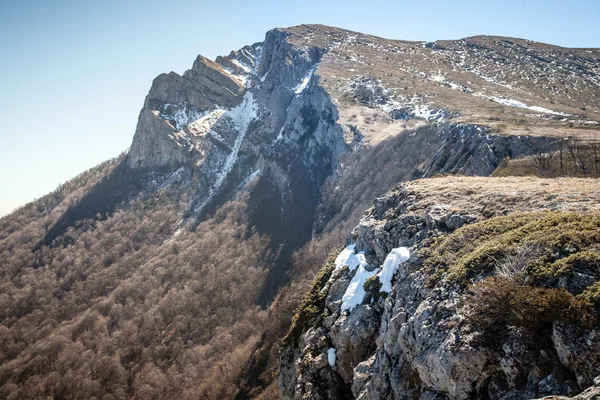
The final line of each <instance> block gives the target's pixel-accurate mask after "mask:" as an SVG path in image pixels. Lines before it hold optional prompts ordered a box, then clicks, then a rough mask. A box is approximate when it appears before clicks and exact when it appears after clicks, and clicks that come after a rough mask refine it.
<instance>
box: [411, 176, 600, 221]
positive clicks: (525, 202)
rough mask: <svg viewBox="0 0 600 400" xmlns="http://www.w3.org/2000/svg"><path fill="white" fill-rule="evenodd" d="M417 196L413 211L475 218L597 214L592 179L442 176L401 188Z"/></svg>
mask: <svg viewBox="0 0 600 400" xmlns="http://www.w3.org/2000/svg"><path fill="white" fill-rule="evenodd" d="M405 186H406V187H407V188H408V190H409V192H411V194H414V195H416V196H417V198H418V200H417V203H416V204H415V205H414V208H415V209H419V208H427V207H428V206H430V205H433V204H437V205H442V206H444V207H447V208H449V209H457V210H464V211H465V212H468V213H472V214H474V215H475V216H478V217H491V216H495V215H505V214H508V213H510V212H515V211H539V210H553V211H569V210H572V211H579V212H598V211H600V181H599V180H598V179H595V178H549V179H544V178H537V177H531V176H530V177H504V178H495V177H489V178H488V177H464V176H442V177H437V178H433V179H423V180H417V181H413V182H409V183H407V184H406V185H405Z"/></svg>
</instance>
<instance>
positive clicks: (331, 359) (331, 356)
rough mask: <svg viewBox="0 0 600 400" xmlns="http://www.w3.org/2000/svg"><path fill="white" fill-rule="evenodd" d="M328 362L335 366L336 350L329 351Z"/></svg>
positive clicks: (331, 348) (330, 349)
mask: <svg viewBox="0 0 600 400" xmlns="http://www.w3.org/2000/svg"><path fill="white" fill-rule="evenodd" d="M327 361H328V362H329V365H330V366H332V367H334V366H335V348H333V347H330V348H329V350H327Z"/></svg>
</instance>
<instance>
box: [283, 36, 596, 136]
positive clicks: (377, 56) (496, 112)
mask: <svg viewBox="0 0 600 400" xmlns="http://www.w3.org/2000/svg"><path fill="white" fill-rule="evenodd" d="M287 31H288V32H290V33H292V36H291V37H290V38H288V40H289V41H290V42H292V43H294V44H295V45H297V46H311V45H317V46H322V47H328V48H330V51H329V52H328V53H327V54H325V56H324V57H323V60H322V62H321V65H320V67H319V69H318V74H319V75H320V76H321V84H322V85H323V86H324V87H325V89H326V90H327V91H328V92H329V93H330V94H331V95H332V96H333V97H334V98H335V99H337V100H338V101H339V104H338V106H339V108H340V110H341V113H340V122H341V123H350V124H352V123H353V122H352V121H351V119H350V118H348V116H351V115H354V114H360V113H361V112H358V113H357V112H356V111H349V112H347V113H346V112H345V110H349V109H351V108H355V107H360V108H362V109H367V107H364V106H360V105H358V104H357V102H356V101H355V100H354V99H352V96H350V97H349V96H347V94H348V93H347V92H346V89H345V88H346V87H347V86H348V84H349V82H350V81H351V80H352V79H355V78H358V77H368V76H370V77H375V78H377V79H378V80H380V81H381V83H382V84H383V86H384V87H386V88H387V89H388V90H389V94H390V95H392V94H394V95H398V96H402V97H404V98H407V99H410V98H413V97H416V98H419V99H421V100H420V102H421V103H427V104H430V105H431V106H432V107H436V108H444V109H447V110H451V111H456V112H458V113H459V114H460V115H459V116H458V117H457V118H455V121H456V122H460V123H470V124H478V125H485V126H489V127H490V128H491V129H492V130H493V131H494V132H497V133H501V134H505V135H530V136H551V137H562V136H565V135H566V136H572V137H574V136H576V137H584V136H590V135H591V136H594V137H595V136H599V135H600V126H598V125H596V126H590V125H585V124H583V123H581V122H569V121H578V120H586V119H591V120H595V121H600V107H598V102H597V96H598V94H599V93H598V87H597V86H596V85H595V84H593V83H592V82H591V81H590V80H589V79H587V78H586V77H585V76H584V75H583V74H574V75H573V74H571V72H570V71H571V70H573V68H577V67H578V66H581V65H584V64H585V65H586V66H587V68H591V67H590V65H593V61H591V60H593V58H594V57H597V56H599V55H600V50H598V49H590V50H587V49H565V48H560V47H557V46H552V45H546V44H543V43H533V42H528V41H523V40H520V39H513V38H498V37H483V36H482V37H474V38H468V39H466V40H462V41H443V42H442V41H440V42H438V44H439V45H441V46H443V47H444V49H443V50H440V49H432V48H430V47H426V46H425V45H424V43H423V42H410V41H398V40H388V39H383V38H378V37H375V36H370V35H364V34H360V33H356V32H350V31H346V30H342V29H338V28H332V27H326V26H320V25H311V26H306V25H303V26H298V27H293V28H290V29H288V30H287ZM519 46H521V47H519ZM525 48H526V49H527V50H523V49H525ZM586 50H587V51H588V52H586ZM529 54H537V55H538V56H540V57H541V58H542V59H553V60H558V62H559V63H561V64H562V65H561V68H554V69H552V68H548V67H547V64H545V63H544V61H539V60H538V61H536V60H535V59H532V60H530V61H528V62H525V61H523V59H524V58H527V56H528V55H529ZM462 57H464V59H462ZM573 60H578V61H577V62H579V63H583V64H578V66H575V64H573V63H575V61H573ZM540 71H543V73H542V72H540ZM511 72H517V73H516V74H511ZM437 75H442V76H444V77H445V78H446V79H447V82H451V83H452V84H454V85H459V86H461V87H463V88H466V90H457V89H456V88H453V87H451V85H449V84H447V83H444V82H440V81H436V80H435V79H433V77H434V76H437ZM496 75H498V76H504V78H496V79H495V81H496V82H499V81H509V82H508V84H506V85H505V84H498V83H494V82H492V81H490V78H489V77H494V76H496ZM481 93H485V94H486V95H487V96H491V97H498V98H504V99H514V100H517V101H520V102H523V103H525V104H527V105H530V106H540V107H544V108H547V109H550V110H553V111H556V112H563V113H568V114H570V115H571V116H570V117H568V118H566V120H563V119H565V118H563V116H556V115H555V116H550V115H546V116H543V115H542V114H540V113H535V112H532V111H531V110H528V109H526V108H519V107H511V106H506V105H503V104H500V103H498V102H495V101H491V100H488V99H486V98H483V97H481V96H479V94H481ZM371 110H372V109H371ZM363 112H368V111H363ZM401 123H405V122H404V121H402V122H401ZM357 125H358V126H359V129H360V128H361V126H360V123H359V124H357ZM393 125H394V124H392V126H389V124H380V125H377V126H375V127H373V126H372V125H367V126H366V128H368V130H369V133H367V135H371V134H372V135H373V136H374V138H375V139H374V140H377V137H378V136H380V135H382V136H387V135H388V134H389V131H390V130H392V131H393V130H395V129H397V128H396V127H395V126H393ZM361 131H362V129H361Z"/></svg>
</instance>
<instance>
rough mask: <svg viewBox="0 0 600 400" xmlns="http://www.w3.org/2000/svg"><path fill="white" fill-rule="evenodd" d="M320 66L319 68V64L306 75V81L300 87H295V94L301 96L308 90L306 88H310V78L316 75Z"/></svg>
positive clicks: (303, 80)
mask: <svg viewBox="0 0 600 400" xmlns="http://www.w3.org/2000/svg"><path fill="white" fill-rule="evenodd" d="M318 66H319V64H316V65H315V66H313V67H312V68H311V69H310V70H309V71H308V73H307V74H306V76H305V77H304V79H302V81H301V82H300V83H299V84H298V85H296V87H294V89H293V91H294V93H296V94H300V93H302V92H303V91H304V89H306V87H307V86H308V83H309V82H310V78H312V76H313V74H314V73H315V70H316V69H317V67H318Z"/></svg>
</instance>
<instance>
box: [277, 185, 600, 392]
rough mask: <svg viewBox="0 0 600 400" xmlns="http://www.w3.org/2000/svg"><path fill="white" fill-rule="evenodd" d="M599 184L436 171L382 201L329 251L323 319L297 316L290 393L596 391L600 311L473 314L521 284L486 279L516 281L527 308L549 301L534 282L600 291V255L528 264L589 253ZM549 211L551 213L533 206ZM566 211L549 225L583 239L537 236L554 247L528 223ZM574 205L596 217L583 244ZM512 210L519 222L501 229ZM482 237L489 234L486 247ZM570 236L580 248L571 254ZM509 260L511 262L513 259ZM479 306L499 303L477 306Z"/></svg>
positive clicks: (283, 366)
mask: <svg viewBox="0 0 600 400" xmlns="http://www.w3.org/2000/svg"><path fill="white" fill-rule="evenodd" d="M599 196H600V186H599V185H598V184H597V182H590V181H586V180H579V181H570V180H563V181H562V182H555V181H552V180H543V179H532V178H530V179H527V178H521V179H516V178H511V179H508V178H505V179H491V178H438V179H433V180H423V181H417V182H414V183H410V184H407V185H404V186H400V187H398V188H397V189H395V190H394V191H392V192H390V193H389V194H387V195H386V196H384V197H382V198H380V199H377V200H376V201H375V202H374V206H373V208H372V209H370V210H369V211H368V212H367V213H366V214H365V216H364V217H363V219H362V220H361V222H360V224H359V225H358V226H357V227H356V228H355V229H354V230H353V232H352V234H351V236H350V238H349V239H348V247H346V249H345V250H344V251H343V252H342V253H340V254H339V255H338V256H337V258H336V260H335V261H331V264H330V265H331V267H330V268H329V269H328V270H327V273H328V276H330V278H329V279H328V280H321V281H320V283H319V287H318V288H315V289H314V290H316V292H318V293H321V294H322V295H323V302H322V303H321V305H320V307H322V308H321V309H320V311H318V313H317V314H316V315H317V316H316V318H313V319H311V320H304V321H301V320H300V319H297V320H296V321H295V322H296V323H297V324H298V326H300V325H302V326H304V329H302V330H301V331H300V332H299V331H298V330H296V331H294V328H292V331H291V333H290V334H289V335H288V337H286V339H285V340H284V347H283V350H282V351H281V352H280V357H279V363H280V371H279V386H280V388H281V390H282V394H283V396H284V397H285V398H289V399H292V398H293V399H300V398H349V397H353V398H360V399H386V398H395V399H418V398H421V399H425V398H426V399H430V398H431V399H434V398H435V399H438V398H439V399H444V398H448V399H468V398H473V397H475V398H490V399H513V398H514V399H517V398H535V397H542V396H544V395H550V394H565V395H569V394H574V393H577V392H579V391H581V390H583V389H586V388H587V387H588V386H590V385H592V384H593V380H594V377H596V376H597V375H599V374H600V363H598V361H599V357H600V352H599V349H600V343H599V342H598V338H600V331H599V330H598V325H597V321H596V322H592V323H590V324H589V325H586V324H582V323H581V320H578V321H572V320H571V321H565V320H561V319H560V318H561V314H562V313H563V312H564V311H563V310H561V309H560V308H559V307H556V308H554V307H551V308H550V309H549V310H547V312H550V313H552V314H553V316H552V317H550V321H546V322H545V323H540V324H539V325H536V323H538V322H539V320H542V319H543V317H542V316H541V314H536V311H531V314H529V315H528V316H527V317H524V318H530V319H531V320H530V321H527V323H525V322H524V321H520V322H519V320H518V318H517V319H511V321H510V322H506V321H504V320H502V321H499V320H494V323H493V324H491V323H490V324H489V325H486V323H489V322H490V321H488V320H486V321H485V322H482V320H481V319H478V318H476V317H475V316H479V317H481V316H482V315H484V316H485V318H492V319H493V318H499V319H502V318H503V317H502V316H499V315H500V310H498V309H494V307H495V306H497V307H498V308H503V307H506V308H505V309H502V312H504V313H507V314H508V313H510V312H512V311H513V309H511V308H510V307H513V306H514V303H511V302H508V303H506V304H504V303H502V304H489V302H492V303H494V302H499V303H501V302H502V301H503V300H502V299H504V297H503V296H509V297H510V296H511V294H508V293H504V294H502V295H498V296H497V297H494V296H489V297H487V295H488V294H489V293H488V292H486V291H485V290H486V289H485V287H486V283H485V282H493V283H494V285H497V286H493V287H492V289H490V287H487V289H488V290H491V291H492V292H493V291H494V290H500V289H497V288H498V287H501V285H502V284H503V283H502V282H505V283H506V282H510V284H509V285H513V284H514V286H510V288H511V289H510V293H513V294H514V293H516V292H518V290H524V291H525V292H526V293H525V295H524V296H525V297H526V298H527V299H528V300H527V301H531V303H530V304H529V303H528V307H540V308H543V307H547V306H548V305H547V304H545V305H544V304H541V303H536V300H535V299H536V297H535V296H536V295H537V294H536V293H537V292H536V290H537V289H535V288H536V287H544V288H545V289H543V290H546V291H548V292H547V293H546V292H544V296H547V295H550V293H553V294H558V293H560V295H565V296H566V293H570V294H572V295H573V296H575V297H574V298H575V299H576V298H578V297H577V296H580V297H581V296H583V297H585V296H586V295H585V293H586V290H589V293H591V290H592V289H590V288H592V287H595V286H597V285H598V283H597V282H598V280H599V279H600V275H598V269H597V266H596V265H590V266H589V268H586V267H583V266H582V265H578V267H577V273H575V274H573V273H572V272H569V273H563V275H561V274H559V273H556V270H553V271H554V272H553V274H554V275H552V274H550V275H551V277H550V275H544V274H543V273H541V272H539V270H538V271H537V272H534V269H531V268H533V267H531V265H533V264H535V263H536V262H537V261H536V260H538V259H539V257H540V256H541V255H542V253H544V252H546V251H548V252H550V253H551V254H552V255H549V254H548V255H545V256H544V257H549V258H551V259H552V262H558V263H560V262H563V261H564V257H568V256H569V255H570V256H571V257H574V256H573V254H577V253H578V251H588V250H591V251H595V250H594V249H596V248H597V246H598V244H599V242H598V236H597V235H598V230H597V225H596V224H597V214H593V212H597V211H598V210H599V209H600V206H599V205H598V200H599V199H600V197H599ZM539 210H545V211H547V213H545V214H536V213H535V212H536V211H539ZM550 210H554V211H550ZM556 211H560V213H559V214H560V215H561V217H559V218H564V219H562V220H561V224H560V225H559V224H558V222H557V221H555V222H553V223H551V224H550V226H552V225H553V226H555V227H556V226H560V227H559V228H558V231H556V232H554V231H553V232H552V233H549V236H550V237H554V236H553V235H557V232H561V233H562V234H563V235H565V236H568V237H569V240H570V241H572V242H571V243H572V244H571V245H568V244H566V243H565V242H562V243H557V244H556V245H555V247H554V248H550V249H546V248H544V249H543V250H541V249H540V248H538V247H536V246H542V243H544V245H546V246H549V247H551V246H550V245H549V244H547V243H546V242H543V241H542V239H540V237H538V236H536V235H542V233H541V232H543V231H544V229H545V228H544V226H545V225H544V224H543V223H540V225H536V227H535V228H533V230H532V232H533V233H532V235H533V236H531V238H530V239H526V238H529V236H527V235H525V234H524V233H523V232H525V231H527V229H532V228H523V227H524V226H525V227H527V224H531V223H538V222H539V221H543V220H544V219H547V218H550V216H551V215H553V212H556ZM572 211H573V212H576V215H578V216H577V217H573V218H576V219H577V218H592V219H593V220H594V221H596V222H593V224H592V225H593V226H594V227H595V228H593V229H594V230H593V231H586V233H585V234H584V235H586V236H589V240H588V241H584V242H585V245H583V244H582V243H577V238H576V237H577V233H573V232H570V231H569V229H570V226H571V225H570V223H569V222H568V221H569V218H570V217H567V215H569V212H572ZM590 212H592V214H586V213H590ZM580 213H583V214H580ZM506 214H508V217H504V215H506ZM582 215H583V216H582ZM586 215H587V217H586ZM499 216H500V217H499ZM509 222H510V223H511V224H512V223H514V224H515V225H514V227H510V228H506V230H503V229H504V228H503V226H504V225H503V224H505V223H509ZM486 223H487V225H486ZM576 225H577V224H576ZM511 229H515V230H519V229H521V231H519V233H518V234H515V233H514V232H516V231H512V230H511ZM577 229H583V228H581V227H579V228H577ZM592 232H593V233H592ZM512 234H515V235H516V236H515V238H514V239H510V240H516V241H517V242H518V244H516V245H514V247H511V246H513V245H512V244H510V242H509V239H508V238H509V237H510V235H512ZM517 237H518V239H517ZM432 238H438V239H437V241H434V240H432ZM498 238H500V239H498ZM496 239H498V240H499V241H497V242H493V244H491V243H492V241H494V240H496ZM480 240H481V241H484V242H485V241H486V240H489V242H485V244H482V245H481V246H480V245H479V243H478V242H479V241H480ZM575 243H577V244H575ZM501 244H502V245H501ZM488 245H489V246H491V247H486V246H488ZM573 245H575V246H576V247H577V249H574V248H572V249H571V250H569V251H568V252H567V253H561V251H564V249H565V246H566V247H569V246H573ZM492 248H493V250H492ZM440 249H444V251H440ZM537 252H539V253H537ZM402 253H404V254H402ZM399 254H402V255H401V256H399ZM561 259H563V261H560V260H561ZM544 262H549V261H548V260H547V259H545V261H544ZM509 264H510V265H511V267H512V268H513V269H511V270H510V271H507V270H506V269H505V268H504V269H503V266H504V267H506V266H507V265H509ZM459 267H460V268H459ZM470 268H471V269H472V270H470ZM528 268H529V269H528ZM370 277H374V278H375V279H374V280H373V279H371V280H369V278H370ZM498 277H500V278H498ZM503 279H505V280H506V281H503ZM515 282H516V283H515ZM524 282H527V284H526V286H520V285H521V283H524ZM506 284H508V283H506ZM594 285H595V286H594ZM551 288H556V290H557V291H556V292H551V291H552V290H555V289H551ZM558 289H560V290H558ZM561 290H564V292H561ZM582 293H584V294H582ZM596 301H597V300H596ZM534 304H535V305H534ZM482 307H483V308H485V307H489V308H486V311H489V313H490V314H485V313H480V312H481V308H482ZM301 310H302V308H301ZM515 312H516V311H515ZM519 312H523V313H526V312H525V311H523V310H520V311H519ZM546 318H547V317H546ZM538 319H539V320H538ZM533 321H535V322H533ZM503 323H506V325H503ZM528 323H531V324H532V325H531V326H530V325H528ZM532 326H535V328H532ZM590 390H591V389H590ZM591 391H593V390H591ZM590 393H591V392H590ZM582 398H585V397H582Z"/></svg>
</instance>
